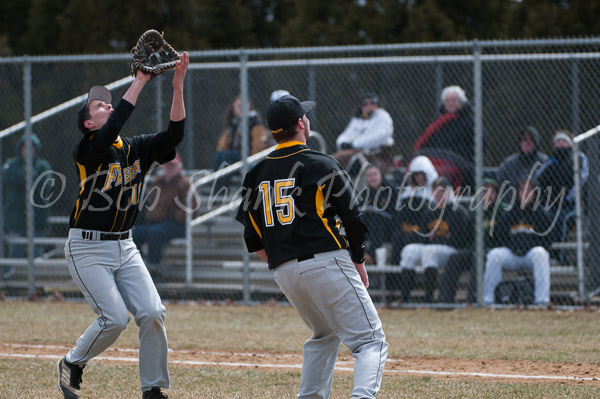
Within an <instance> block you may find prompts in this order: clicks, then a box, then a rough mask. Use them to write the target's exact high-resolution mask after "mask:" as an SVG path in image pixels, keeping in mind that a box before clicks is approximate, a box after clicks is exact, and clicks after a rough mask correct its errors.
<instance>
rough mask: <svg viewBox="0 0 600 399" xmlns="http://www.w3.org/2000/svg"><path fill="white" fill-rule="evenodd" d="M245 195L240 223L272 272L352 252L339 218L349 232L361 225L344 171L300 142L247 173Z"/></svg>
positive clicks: (288, 145)
mask: <svg viewBox="0 0 600 399" xmlns="http://www.w3.org/2000/svg"><path fill="white" fill-rule="evenodd" d="M242 194H243V200H242V204H241V205H240V208H239V210H238V214H237V220H238V221H240V222H241V223H242V224H243V225H244V227H245V228H244V238H245V241H246V246H247V248H248V251H250V252H256V251H259V250H261V249H263V248H264V249H265V251H266V253H267V256H268V258H269V268H270V269H274V268H275V267H276V266H278V265H280V264H281V263H283V262H286V261H288V260H291V259H294V258H298V257H303V256H307V255H312V254H315V253H320V252H327V251H333V250H338V249H344V248H348V247H349V244H348V241H347V240H346V237H344V236H343V235H342V234H341V233H340V225H339V222H338V220H337V219H336V215H337V216H339V218H340V220H341V222H342V224H343V225H344V227H346V229H347V226H349V225H352V224H355V223H356V222H357V221H359V222H360V223H361V224H362V216H361V213H360V210H359V207H358V205H357V203H356V201H355V192H354V186H353V185H352V182H351V181H350V179H349V177H348V175H347V174H346V172H345V171H344V170H343V169H342V168H341V166H340V165H339V163H338V162H337V161H336V160H335V159H333V158H332V157H330V156H329V155H326V154H323V153H320V152H317V151H313V150H311V149H310V148H309V147H308V146H307V145H304V144H303V143H301V142H287V143H284V144H280V145H278V146H277V147H276V149H275V150H274V151H273V152H271V153H270V154H269V155H268V156H267V157H266V158H265V159H263V160H262V161H261V162H259V163H258V164H257V165H256V166H255V167H254V168H252V170H250V171H249V172H248V174H247V175H246V177H245V179H244V183H243V193H242ZM361 233H362V232H361ZM362 237H363V239H364V233H363V236H362ZM359 246H360V245H359ZM352 249H353V253H354V248H352ZM363 251H364V250H363V249H362V248H358V252H360V253H361V254H362V253H363ZM357 257H358V258H360V257H362V255H358V256H357Z"/></svg>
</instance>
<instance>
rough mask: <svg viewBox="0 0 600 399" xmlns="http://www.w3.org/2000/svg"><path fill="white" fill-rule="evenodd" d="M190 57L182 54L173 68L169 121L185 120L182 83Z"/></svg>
mask: <svg viewBox="0 0 600 399" xmlns="http://www.w3.org/2000/svg"><path fill="white" fill-rule="evenodd" d="M189 62H190V56H189V55H188V53H187V51H184V52H183V55H182V56H181V60H180V61H179V62H178V63H177V66H176V67H175V75H174V76H173V102H172V103H171V120H172V121H173V122H179V121H181V120H183V119H185V105H184V103H183V81H184V79H185V73H186V71H187V67H188V64H189Z"/></svg>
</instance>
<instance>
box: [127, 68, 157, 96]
mask: <svg viewBox="0 0 600 399" xmlns="http://www.w3.org/2000/svg"><path fill="white" fill-rule="evenodd" d="M151 78H152V74H150V73H146V72H143V71H142V70H140V69H138V71H137V74H136V75H135V79H134V80H133V83H131V86H129V89H127V91H126V92H125V94H124V95H123V100H126V101H127V102H128V103H130V104H131V105H135V103H136V102H137V99H138V96H139V95H140V93H141V91H142V89H143V88H144V86H145V85H146V83H148V82H149V81H150V79H151Z"/></svg>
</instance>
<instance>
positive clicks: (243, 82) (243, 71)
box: [240, 49, 250, 304]
mask: <svg viewBox="0 0 600 399" xmlns="http://www.w3.org/2000/svg"><path fill="white" fill-rule="evenodd" d="M240 94H241V97H242V98H241V100H242V176H246V173H247V172H248V156H249V155H250V150H249V149H250V135H249V132H248V54H247V53H246V51H245V50H244V49H240ZM241 240H242V248H246V244H245V242H244V235H243V233H242V237H241ZM242 253H243V261H244V292H243V300H244V303H245V304H249V303H250V254H249V253H248V251H242Z"/></svg>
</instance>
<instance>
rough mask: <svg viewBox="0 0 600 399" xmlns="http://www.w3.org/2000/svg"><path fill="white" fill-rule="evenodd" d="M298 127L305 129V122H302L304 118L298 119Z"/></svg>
mask: <svg viewBox="0 0 600 399" xmlns="http://www.w3.org/2000/svg"><path fill="white" fill-rule="evenodd" d="M296 126H297V127H299V128H300V129H304V121H303V120H302V118H300V119H298V122H297V123H296Z"/></svg>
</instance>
